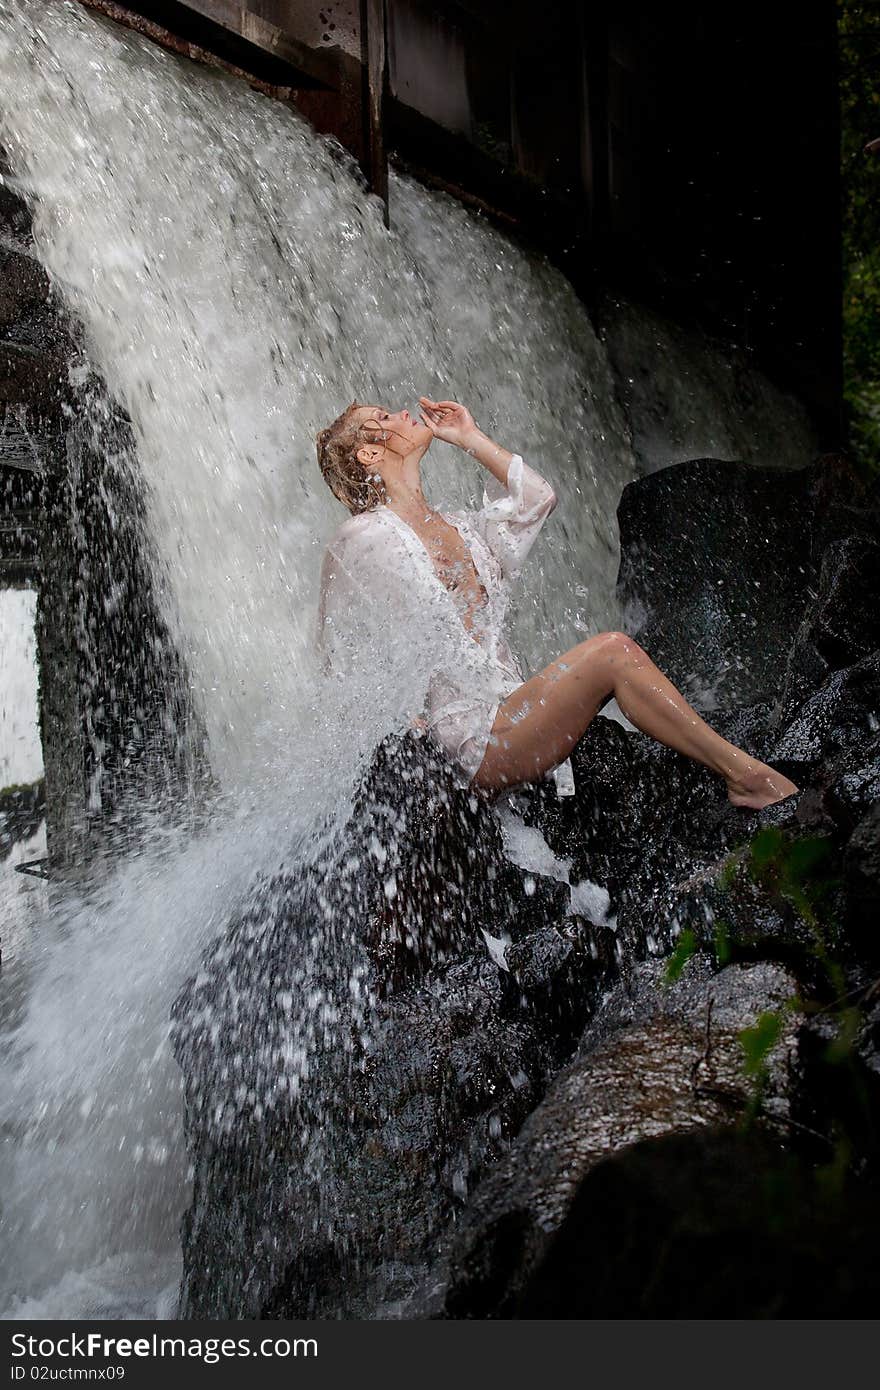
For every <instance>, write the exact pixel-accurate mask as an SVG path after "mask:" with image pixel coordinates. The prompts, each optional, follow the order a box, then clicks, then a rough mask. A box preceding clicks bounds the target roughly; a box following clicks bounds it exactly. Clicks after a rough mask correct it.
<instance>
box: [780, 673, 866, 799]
mask: <svg viewBox="0 0 880 1390" xmlns="http://www.w3.org/2000/svg"><path fill="white" fill-rule="evenodd" d="M878 710H880V649H878V650H877V651H874V652H870V653H869V654H867V655H866V656H864V657H863V658H862V659H861V660H859V661H857V662H855V663H854V664H853V665H851V666H846V667H843V668H841V669H840V670H837V671H832V672H831V674H830V675H829V676H828V677H827V678H826V679H825V680H824V681H823V683H822V684H821V686H819V688H818V689H817V690H815V691H814V692H813V693H812V694H811V695H809V696H808V698H807V699H805V700H804V702H803V703H802V704H801V705H800V707H799V708H798V709H797V710H796V712H795V713H794V714H793V715H792V717H791V719H790V720H789V721H788V722H787V723H786V724H785V726H784V727H783V728H781V729H780V731H779V735H778V737H777V738H776V740H775V741H774V744H773V746H772V748H771V750H770V761H771V762H772V763H773V765H774V766H775V765H776V764H775V762H774V761H773V760H774V759H779V760H780V761H786V762H788V763H794V764H797V765H798V766H799V767H801V768H803V769H804V770H805V771H806V772H807V773H809V772H810V771H811V770H813V769H821V770H822V772H823V773H825V770H826V769H828V770H830V769H832V768H833V770H834V772H835V773H836V774H837V775H838V776H841V775H843V774H844V773H845V772H847V771H849V770H850V769H857V768H861V767H864V766H865V764H866V762H867V761H868V760H869V758H870V756H871V750H872V749H875V748H876V743H877V740H876V734H877V726H878V713H877V712H878ZM802 775H803V774H802ZM827 780H828V778H827V773H825V775H823V776H822V781H823V783H827Z"/></svg>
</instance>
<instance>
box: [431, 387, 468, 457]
mask: <svg viewBox="0 0 880 1390" xmlns="http://www.w3.org/2000/svg"><path fill="white" fill-rule="evenodd" d="M419 405H420V406H421V407H422V411H421V418H422V423H423V424H425V425H427V426H428V429H429V430H430V431H431V433H432V434H433V435H434V436H435V438H437V439H442V440H444V441H445V442H446V443H447V444H457V445H458V447H459V448H460V449H467V448H468V447H469V446H470V444H471V443H472V441H473V436H474V432H475V431H476V428H477V427H476V425H475V424H474V417H473V415H471V412H470V411H469V410H467V409H466V408H465V407H464V406H463V405H458V404H457V403H456V402H455V401H432V400H431V398H430V397H429V396H419Z"/></svg>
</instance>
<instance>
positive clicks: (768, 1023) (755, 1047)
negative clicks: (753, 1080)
mask: <svg viewBox="0 0 880 1390" xmlns="http://www.w3.org/2000/svg"><path fill="white" fill-rule="evenodd" d="M782 1022H783V1018H782V1014H781V1013H780V1012H778V1011H776V1010H770V1011H768V1012H767V1013H763V1014H761V1016H760V1018H759V1019H758V1021H757V1022H756V1023H755V1025H754V1027H753V1028H743V1029H742V1031H741V1032H740V1033H739V1034H738V1035H737V1036H738V1038H739V1042H740V1046H741V1047H742V1050H743V1052H744V1053H745V1062H744V1064H743V1069H744V1071H745V1074H746V1076H760V1075H761V1074H762V1073H763V1072H764V1071H766V1062H767V1054H768V1053H769V1052H771V1051H772V1049H773V1048H774V1047H775V1046H776V1044H777V1043H778V1041H779V1039H780V1036H781V1034H782Z"/></svg>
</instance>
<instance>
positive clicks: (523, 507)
mask: <svg viewBox="0 0 880 1390" xmlns="http://www.w3.org/2000/svg"><path fill="white" fill-rule="evenodd" d="M555 506H556V493H555V492H554V491H553V488H552V487H551V486H550V484H549V483H548V482H547V480H546V479H545V478H542V477H541V475H540V473H536V472H535V470H534V469H533V468H530V467H529V465H528V464H527V463H524V462H523V459H522V456H521V455H520V454H514V455H513V457H512V458H511V460H510V466H509V468H508V471H507V486H506V487H505V486H504V484H503V483H499V482H498V480H497V478H494V477H493V478H491V479H490V481H489V482H488V483H487V485H486V487H485V488H484V489H483V505H482V507H481V509H480V511H479V512H478V513H477V516H476V519H477V525H478V528H479V531H480V534H481V535H482V537H483V539H484V541H485V542H486V544H487V545H488V546H489V549H490V550H492V551H494V553H495V555H496V556H497V558H498V560H499V562H500V564H501V569H502V572H503V574H504V577H505V578H506V579H513V578H514V576H515V575H517V574H519V571H520V570H521V569H522V566H523V564H524V562H525V559H526V556H527V555H528V553H529V551H530V550H531V548H532V546H533V544H534V542H535V540H536V539H537V536H538V532H539V531H540V529H541V527H542V526H543V525H544V522H545V521H546V520H547V518H548V516H549V515H550V513H551V512H552V511H553V508H554V507H555Z"/></svg>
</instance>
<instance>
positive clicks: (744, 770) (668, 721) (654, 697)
mask: <svg viewBox="0 0 880 1390" xmlns="http://www.w3.org/2000/svg"><path fill="white" fill-rule="evenodd" d="M609 695H614V697H615V698H616V700H617V703H618V705H619V706H620V708H621V710H622V711H623V713H624V714H625V715H626V718H627V719H628V720H629V721H630V723H632V724H635V726H636V728H637V729H641V730H642V732H643V733H646V734H650V735H651V736H652V737H653V738H656V739H657V740H658V742H660V743H664V744H666V745H667V747H669V748H675V749H676V750H677V752H679V753H683V754H685V756H686V757H689V758H694V759H695V760H696V761H697V762H700V763H703V764H704V766H706V767H709V768H711V769H712V771H713V772H717V773H718V774H719V776H721V777H723V778H724V780H725V782H726V783H727V794H728V797H729V798H730V800H731V801H732V802H733V804H734V805H735V806H749V807H755V808H757V807H761V806H768V805H770V804H771V802H774V801H779V800H781V798H782V797H784V796H789V795H791V793H792V792H796V791H797V790H798V788H797V787H796V786H795V784H794V782H791V781H789V779H788V778H787V777H784V776H783V775H782V773H780V772H775V771H774V769H773V768H771V767H769V766H768V765H767V763H762V762H760V761H759V760H758V759H757V758H753V757H751V756H750V755H749V754H748V753H746V752H744V751H743V750H742V749H741V748H737V747H736V746H735V744H732V743H728V741H727V739H725V738H722V737H721V735H720V734H719V733H716V732H715V730H714V729H712V728H710V727H709V725H708V724H707V723H706V721H705V720H704V719H702V718H701V717H700V715H699V714H698V713H697V711H696V710H695V709H694V708H693V706H692V705H689V704H688V702H687V700H686V699H685V698H684V696H683V695H682V694H681V692H680V691H678V690H676V688H675V686H674V685H673V684H672V682H671V681H670V680H667V678H666V676H664V675H663V673H662V671H660V670H659V669H658V667H657V666H655V665H654V662H653V661H652V660H651V658H650V657H649V656H648V654H647V652H645V651H644V650H643V649H642V647H640V646H639V644H638V642H635V641H634V640H633V639H632V638H631V637H627V636H626V634H625V633H622V632H603V633H600V634H599V636H598V637H591V638H589V639H588V640H587V641H586V642H581V643H579V644H578V646H576V647H572V649H571V651H568V652H566V653H565V655H564V656H562V657H560V658H559V660H558V661H554V662H551V664H550V665H549V666H547V667H545V668H544V670H543V671H540V672H539V673H538V675H536V676H532V678H531V680H528V681H526V682H525V683H524V684H523V685H521V686H520V687H519V689H518V690H514V691H513V693H512V694H511V695H509V696H508V697H507V699H506V700H505V701H504V702H503V703H502V704H501V705H500V707H499V709H498V714H497V717H496V719H495V723H494V725H493V726H492V734H491V737H490V740H489V746H488V748H487V749H486V755H485V757H484V758H483V761H482V763H481V764H480V767H479V768H478V769H477V772H476V773H475V774H474V777H473V784H474V786H477V787H481V788H483V789H485V790H487V791H488V790H496V791H500V790H502V789H503V788H504V787H512V786H517V785H518V784H520V783H522V782H532V781H536V780H537V778H539V777H541V776H543V775H544V773H545V772H548V771H549V770H550V768H553V767H556V766H557V765H558V764H559V763H561V762H562V761H563V759H565V758H566V757H567V756H568V754H569V753H570V752H571V750H572V748H573V747H574V745H575V744H576V743H577V741H578V739H579V738H580V737H581V735H582V734H583V732H584V730H585V729H586V727H587V725H588V724H589V723H590V721H591V720H592V718H593V716H594V715H595V714H596V713H597V711H598V709H599V707H600V705H602V704H603V702H604V701H605V700H606V699H607V697H608V696H609Z"/></svg>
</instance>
